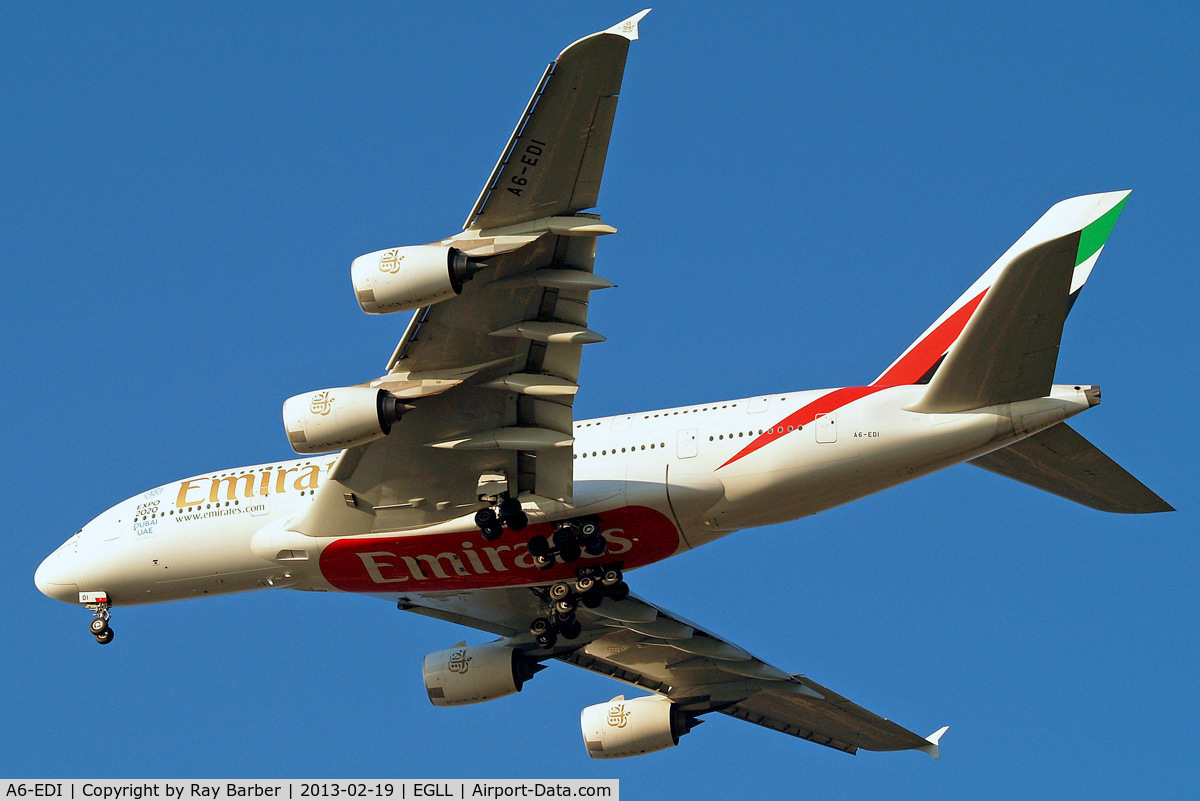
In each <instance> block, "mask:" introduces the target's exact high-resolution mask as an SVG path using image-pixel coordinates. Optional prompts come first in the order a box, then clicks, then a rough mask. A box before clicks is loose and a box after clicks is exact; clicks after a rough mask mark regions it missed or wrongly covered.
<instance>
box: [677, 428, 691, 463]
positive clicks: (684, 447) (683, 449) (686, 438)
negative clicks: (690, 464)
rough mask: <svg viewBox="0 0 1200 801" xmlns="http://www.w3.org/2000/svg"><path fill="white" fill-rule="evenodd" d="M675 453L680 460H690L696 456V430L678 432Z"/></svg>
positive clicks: (687, 429) (686, 429)
mask: <svg viewBox="0 0 1200 801" xmlns="http://www.w3.org/2000/svg"><path fill="white" fill-rule="evenodd" d="M675 453H676V455H677V456H678V457H679V458H680V459H690V458H692V457H693V456H695V455H696V429H694V428H685V429H684V430H683V431H680V432H679V438H678V440H677V443H676V451H675Z"/></svg>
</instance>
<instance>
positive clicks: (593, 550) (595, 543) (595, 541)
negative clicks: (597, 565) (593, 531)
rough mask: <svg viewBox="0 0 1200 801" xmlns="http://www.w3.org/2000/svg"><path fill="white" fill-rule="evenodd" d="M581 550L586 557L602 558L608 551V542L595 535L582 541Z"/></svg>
mask: <svg viewBox="0 0 1200 801" xmlns="http://www.w3.org/2000/svg"><path fill="white" fill-rule="evenodd" d="M583 550H584V552H585V553H587V555H588V556H602V555H603V554H604V552H605V551H607V550H608V540H606V539H604V537H602V536H599V535H597V536H595V537H592V538H591V539H590V540H585V541H584V543H583Z"/></svg>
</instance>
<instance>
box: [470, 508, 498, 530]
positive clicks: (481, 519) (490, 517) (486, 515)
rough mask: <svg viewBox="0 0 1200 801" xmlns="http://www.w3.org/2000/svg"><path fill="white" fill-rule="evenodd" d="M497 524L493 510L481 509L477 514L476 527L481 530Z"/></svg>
mask: <svg viewBox="0 0 1200 801" xmlns="http://www.w3.org/2000/svg"><path fill="white" fill-rule="evenodd" d="M495 523H496V513H495V512H493V511H492V510H491V509H480V510H479V511H478V512H476V513H475V525H476V526H478V527H479V528H480V530H482V529H484V528H487V527H488V526H491V525H494V524H495Z"/></svg>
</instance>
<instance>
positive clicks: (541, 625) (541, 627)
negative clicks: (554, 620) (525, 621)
mask: <svg viewBox="0 0 1200 801" xmlns="http://www.w3.org/2000/svg"><path fill="white" fill-rule="evenodd" d="M547 631H550V621H549V620H547V619H546V618H544V617H538V618H534V620H533V622H532V623H530V624H529V633H530V634H532V635H533V636H534V637H536V636H538V635H539V634H545V633H546V632H547Z"/></svg>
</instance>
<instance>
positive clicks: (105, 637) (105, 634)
mask: <svg viewBox="0 0 1200 801" xmlns="http://www.w3.org/2000/svg"><path fill="white" fill-rule="evenodd" d="M112 641H113V630H112V629H105V630H104V631H102V632H100V633H99V634H97V635H96V642H98V643H100V644H101V645H108V644H109V643H110V642H112Z"/></svg>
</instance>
